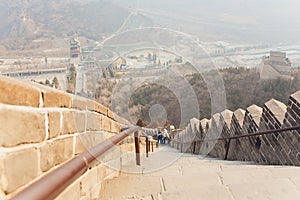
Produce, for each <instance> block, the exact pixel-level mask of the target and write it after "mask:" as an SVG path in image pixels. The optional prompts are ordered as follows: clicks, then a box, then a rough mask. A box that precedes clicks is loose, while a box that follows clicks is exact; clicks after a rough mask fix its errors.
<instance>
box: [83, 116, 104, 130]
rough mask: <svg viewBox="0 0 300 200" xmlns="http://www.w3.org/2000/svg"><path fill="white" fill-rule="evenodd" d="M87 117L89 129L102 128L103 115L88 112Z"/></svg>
mask: <svg viewBox="0 0 300 200" xmlns="http://www.w3.org/2000/svg"><path fill="white" fill-rule="evenodd" d="M86 117H87V127H86V128H87V131H99V130H101V119H102V118H101V116H100V115H97V114H95V113H88V114H87V115H86Z"/></svg>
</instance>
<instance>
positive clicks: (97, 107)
mask: <svg viewBox="0 0 300 200" xmlns="http://www.w3.org/2000/svg"><path fill="white" fill-rule="evenodd" d="M95 111H96V112H98V113H100V114H103V115H106V116H107V111H108V109H107V108H106V107H105V106H103V105H102V104H100V103H95Z"/></svg>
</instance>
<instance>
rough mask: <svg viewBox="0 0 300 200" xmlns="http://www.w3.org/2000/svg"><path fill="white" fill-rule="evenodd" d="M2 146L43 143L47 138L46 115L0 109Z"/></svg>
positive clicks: (0, 140)
mask: <svg viewBox="0 0 300 200" xmlns="http://www.w3.org/2000/svg"><path fill="white" fill-rule="evenodd" d="M0 124H1V126H0V146H5V147H10V146H15V145H19V144H25V143H34V142H41V141H43V140H45V137H46V127H45V114H43V113H38V112H27V111H20V110H14V109H12V108H1V109H0Z"/></svg>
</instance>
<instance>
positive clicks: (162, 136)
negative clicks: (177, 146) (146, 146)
mask: <svg viewBox="0 0 300 200" xmlns="http://www.w3.org/2000/svg"><path fill="white" fill-rule="evenodd" d="M166 140H168V143H170V135H169V133H168V131H167V129H164V130H163V131H161V130H159V131H158V136H157V142H158V143H161V144H166Z"/></svg>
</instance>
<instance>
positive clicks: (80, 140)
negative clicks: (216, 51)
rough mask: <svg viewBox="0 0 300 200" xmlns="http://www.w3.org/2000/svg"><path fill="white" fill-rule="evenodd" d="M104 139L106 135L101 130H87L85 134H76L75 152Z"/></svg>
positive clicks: (77, 152)
mask: <svg viewBox="0 0 300 200" xmlns="http://www.w3.org/2000/svg"><path fill="white" fill-rule="evenodd" d="M106 139H107V137H106V135H105V134H104V132H101V131H97V132H87V133H85V134H82V135H78V136H76V143H75V154H79V153H82V152H84V151H86V150H88V149H90V148H92V147H93V146H95V145H97V144H99V143H101V142H103V141H104V140H106Z"/></svg>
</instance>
